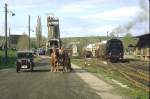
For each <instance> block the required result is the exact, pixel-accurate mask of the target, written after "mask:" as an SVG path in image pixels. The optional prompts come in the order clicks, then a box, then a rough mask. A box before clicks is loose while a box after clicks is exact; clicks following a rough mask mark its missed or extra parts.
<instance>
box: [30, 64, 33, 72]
mask: <svg viewBox="0 0 150 99" xmlns="http://www.w3.org/2000/svg"><path fill="white" fill-rule="evenodd" d="M30 71H31V72H32V71H33V64H32V63H30Z"/></svg>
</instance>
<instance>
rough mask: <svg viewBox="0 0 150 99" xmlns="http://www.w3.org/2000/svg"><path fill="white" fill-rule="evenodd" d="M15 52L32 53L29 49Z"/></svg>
mask: <svg viewBox="0 0 150 99" xmlns="http://www.w3.org/2000/svg"><path fill="white" fill-rule="evenodd" d="M17 53H33V51H31V50H23V51H17Z"/></svg>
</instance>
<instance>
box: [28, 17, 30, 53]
mask: <svg viewBox="0 0 150 99" xmlns="http://www.w3.org/2000/svg"><path fill="white" fill-rule="evenodd" d="M28 22H29V23H28V24H29V27H28V29H29V30H28V32H29V50H30V15H29V20H28Z"/></svg>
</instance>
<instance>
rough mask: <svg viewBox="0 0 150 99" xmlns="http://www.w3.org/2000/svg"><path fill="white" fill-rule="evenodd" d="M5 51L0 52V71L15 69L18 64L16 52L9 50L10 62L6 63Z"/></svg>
mask: <svg viewBox="0 0 150 99" xmlns="http://www.w3.org/2000/svg"><path fill="white" fill-rule="evenodd" d="M4 57H5V51H0V69H5V68H14V67H15V62H16V51H11V50H8V62H7V63H6V64H5V63H4Z"/></svg>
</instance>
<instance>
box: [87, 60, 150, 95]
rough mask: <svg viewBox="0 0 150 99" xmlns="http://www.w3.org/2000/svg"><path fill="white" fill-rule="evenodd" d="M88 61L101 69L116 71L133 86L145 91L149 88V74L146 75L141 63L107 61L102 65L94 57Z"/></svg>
mask: <svg viewBox="0 0 150 99" xmlns="http://www.w3.org/2000/svg"><path fill="white" fill-rule="evenodd" d="M88 63H90V64H92V65H95V66H98V67H100V68H102V69H103V71H104V72H107V73H111V72H114V71H115V72H116V71H117V72H118V73H120V74H121V75H122V76H123V77H124V79H125V80H128V81H129V82H130V83H131V84H132V85H133V86H135V87H138V88H140V89H143V90H145V91H146V92H149V90H150V89H149V88H150V85H149V82H150V76H149V75H148V73H145V70H146V69H143V68H142V65H144V64H142V65H141V64H137V63H131V64H130V63H110V62H107V64H106V65H102V61H97V60H96V59H91V60H89V61H88ZM136 65H138V67H140V68H136ZM144 68H145V67H144ZM147 71H148V70H147ZM147 71H146V72H147Z"/></svg>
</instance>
